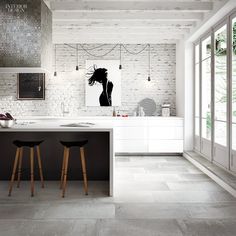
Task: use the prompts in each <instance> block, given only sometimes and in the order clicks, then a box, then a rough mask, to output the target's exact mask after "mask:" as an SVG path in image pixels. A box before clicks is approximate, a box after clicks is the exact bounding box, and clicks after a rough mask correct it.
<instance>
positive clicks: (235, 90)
mask: <svg viewBox="0 0 236 236" xmlns="http://www.w3.org/2000/svg"><path fill="white" fill-rule="evenodd" d="M232 149H233V151H236V18H234V19H233V21H232ZM235 164H236V163H235Z"/></svg>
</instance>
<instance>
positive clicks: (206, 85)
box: [201, 36, 211, 140]
mask: <svg viewBox="0 0 236 236" xmlns="http://www.w3.org/2000/svg"><path fill="white" fill-rule="evenodd" d="M201 60H202V80H201V85H202V88H201V96H202V97H201V109H202V110H201V111H202V112H201V119H202V121H201V126H202V127H201V128H202V132H201V134H202V138H205V139H207V140H211V36H210V37H208V38H206V39H205V40H203V41H202V58H201Z"/></svg>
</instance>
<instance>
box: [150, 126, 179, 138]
mask: <svg viewBox="0 0 236 236" xmlns="http://www.w3.org/2000/svg"><path fill="white" fill-rule="evenodd" d="M148 139H183V128H182V127H149V130H148Z"/></svg>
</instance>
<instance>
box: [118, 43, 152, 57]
mask: <svg viewBox="0 0 236 236" xmlns="http://www.w3.org/2000/svg"><path fill="white" fill-rule="evenodd" d="M122 47H123V48H124V49H125V51H126V52H128V53H129V54H132V55H138V54H140V53H142V52H143V51H144V50H146V48H147V47H148V44H147V45H145V46H144V48H142V49H141V50H140V51H138V52H131V51H130V50H128V49H127V47H125V46H124V44H122Z"/></svg>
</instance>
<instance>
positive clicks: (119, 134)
mask: <svg viewBox="0 0 236 236" xmlns="http://www.w3.org/2000/svg"><path fill="white" fill-rule="evenodd" d="M114 135H115V139H135V140H137V139H143V140H144V139H147V128H146V127H115V129H114Z"/></svg>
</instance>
